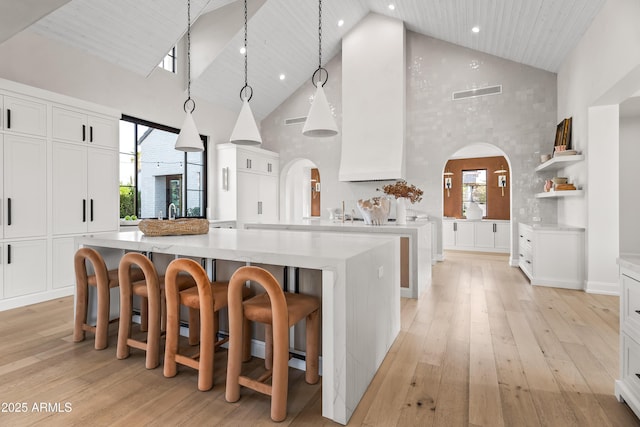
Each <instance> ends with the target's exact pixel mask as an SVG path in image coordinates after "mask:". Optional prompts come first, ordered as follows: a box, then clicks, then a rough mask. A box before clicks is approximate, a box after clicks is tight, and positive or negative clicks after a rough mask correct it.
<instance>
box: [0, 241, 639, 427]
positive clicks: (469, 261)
mask: <svg viewBox="0 0 640 427" xmlns="http://www.w3.org/2000/svg"><path fill="white" fill-rule="evenodd" d="M446 257H447V260H446V261H445V262H442V263H439V264H438V265H436V266H435V268H434V271H433V286H432V287H431V288H430V289H429V290H428V291H427V292H426V293H425V295H423V296H422V298H420V299H419V300H408V299H403V300H402V330H401V332H400V334H399V336H398V338H397V339H396V341H395V343H394V345H393V347H392V348H391V351H390V352H389V354H388V355H387V357H386V359H385V360H384V362H383V364H382V366H381V368H380V370H379V371H378V374H377V375H376V376H375V378H374V380H373V382H372V383H371V385H370V387H369V389H368V391H367V393H366V394H365V396H364V397H363V399H362V401H361V403H360V405H359V406H358V408H357V409H356V411H355V413H354V415H353V417H352V419H351V421H350V422H349V425H354V426H359V425H366V426H492V427H493V426H562V427H564V426H597V427H600V426H640V422H638V419H637V418H636V417H635V416H634V415H633V413H632V412H631V411H630V410H629V408H628V407H627V406H626V405H624V404H621V403H618V402H617V401H616V399H615V397H614V396H613V384H614V379H615V378H616V377H617V376H618V298H617V297H610V296H601V295H591V294H586V293H583V292H576V291H568V290H561V289H554V288H544V287H531V286H530V285H529V284H528V281H527V280H526V278H525V277H524V276H523V275H522V273H521V272H520V271H519V270H518V269H516V268H512V267H509V266H508V265H507V257H506V256H502V255H483V254H477V253H456V252H449V253H447V254H446ZM72 311H73V301H72V299H71V298H63V299H59V300H55V301H50V302H46V303H42V304H37V305H34V306H30V307H26V308H20V309H16V310H11V311H6V312H2V313H0V402H2V405H3V407H2V408H1V409H12V408H10V407H9V406H10V404H11V403H14V404H15V403H22V402H24V403H26V404H27V412H26V413H6V412H0V425H1V426H10V425H16V426H23V425H32V424H36V425H37V424H41V425H47V426H52V425H64V426H68V425H91V426H98V425H105V426H106V425H121V426H139V425H153V426H164V425H194V426H196V425H197V426H200V425H215V426H217V425H220V426H248V425H252V426H256V425H271V424H272V423H271V422H270V420H269V400H268V398H266V397H265V396H262V395H258V394H256V393H253V392H249V391H247V390H243V391H242V398H241V399H240V401H239V402H237V403H234V404H229V403H227V402H226V401H225V400H224V375H225V372H224V371H225V369H224V367H225V364H226V351H225V350H222V351H219V352H218V353H216V366H217V368H216V369H215V371H216V378H215V381H216V382H215V384H216V385H215V386H214V388H213V390H211V391H209V392H199V391H197V389H196V373H195V372H194V371H192V370H190V369H187V368H180V369H179V372H178V375H177V377H175V378H164V377H163V376H162V368H158V369H155V370H146V369H144V361H143V355H142V353H141V352H139V351H135V350H133V352H132V356H131V357H130V358H129V359H127V360H117V359H116V358H115V338H116V335H115V334H116V331H117V328H116V326H115V325H112V326H111V329H110V331H111V336H110V341H109V345H110V346H109V348H107V349H106V350H103V351H95V350H93V347H92V346H93V342H92V340H90V339H88V340H87V341H85V342H83V343H79V344H74V343H73V342H71V330H72V317H73V313H72ZM246 368H247V369H249V370H259V369H260V361H259V360H254V361H252V362H250V363H249V364H248V365H247V367H246ZM41 402H44V403H49V404H52V405H51V407H50V408H49V409H50V410H51V409H56V408H55V403H56V402H58V403H59V404H60V408H61V411H60V412H50V411H43V412H36V411H34V408H33V405H34V403H35V404H37V405H39V404H40V403H41ZM67 402H68V403H69V404H70V407H68V409H70V411H69V412H64V410H65V406H64V404H65V403H67ZM288 411H289V416H288V418H287V419H286V420H285V421H284V422H283V423H282V425H292V426H321V425H337V424H335V423H333V422H331V421H328V420H326V419H324V418H322V417H321V415H320V412H321V389H320V385H315V386H310V385H307V384H306V383H305V382H304V377H303V375H302V373H301V372H300V371H297V370H293V369H292V370H291V376H290V400H289V407H288Z"/></svg>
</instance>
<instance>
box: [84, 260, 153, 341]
mask: <svg viewBox="0 0 640 427" xmlns="http://www.w3.org/2000/svg"><path fill="white" fill-rule="evenodd" d="M87 262H89V263H90V264H91V265H92V267H93V271H94V274H87ZM74 269H75V273H76V313H75V324H74V328H73V341H74V342H80V341H84V339H85V332H86V331H89V332H93V333H95V349H96V350H102V349H104V348H106V347H107V345H108V342H107V338H108V333H109V331H108V328H109V323H110V322H109V306H110V299H111V298H110V289H111V288H116V287H118V285H119V279H118V269H114V270H107V266H106V264H105V262H104V259H103V258H102V256H101V255H100V254H99V253H98V251H96V250H95V249H92V248H80V249H78V251H76V254H75V256H74ZM143 278H144V275H143V273H142V271H141V270H140V269H133V270H132V272H131V280H141V279H143ZM89 286H94V287H95V288H96V296H97V298H96V299H97V301H96V303H97V308H98V310H97V315H96V326H92V325H89V324H88V323H87V306H88V304H89V300H88V298H89ZM114 321H115V319H114Z"/></svg>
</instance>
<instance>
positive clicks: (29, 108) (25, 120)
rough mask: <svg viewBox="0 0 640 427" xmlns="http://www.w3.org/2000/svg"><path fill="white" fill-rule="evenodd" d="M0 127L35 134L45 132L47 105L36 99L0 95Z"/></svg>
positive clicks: (10, 130)
mask: <svg viewBox="0 0 640 427" xmlns="http://www.w3.org/2000/svg"><path fill="white" fill-rule="evenodd" d="M0 108H1V109H2V115H1V117H2V118H0V125H1V126H0V129H2V130H4V131H6V132H14V133H21V134H27V135H35V136H45V135H46V134H47V105H46V104H45V103H43V102H39V101H38V100H33V99H26V98H19V97H15V96H8V95H5V96H0Z"/></svg>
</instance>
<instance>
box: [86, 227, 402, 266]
mask: <svg viewBox="0 0 640 427" xmlns="http://www.w3.org/2000/svg"><path fill="white" fill-rule="evenodd" d="M392 239H394V237H391V236H375V235H365V234H361V235H354V234H349V235H348V236H347V235H341V234H338V233H322V232H317V233H314V232H309V233H299V232H296V231H283V230H238V229H232V228H212V229H210V230H209V232H208V233H207V234H199V235H191V236H161V237H150V236H145V235H144V234H143V233H142V232H141V231H139V230H137V229H136V230H131V231H121V232H112V233H100V234H95V235H85V236H78V237H76V239H75V240H76V243H77V244H80V245H88V246H96V247H106V248H119V249H126V250H135V251H149V252H158V253H168V254H180V255H185V256H195V257H205V258H216V259H226V260H233V261H242V262H257V263H265V264H274V265H291V266H298V267H302V268H316V269H322V268H323V267H325V266H327V265H336V264H337V263H339V262H343V261H345V260H348V259H350V258H352V257H355V256H358V255H360V254H364V253H366V252H368V251H369V250H370V249H373V248H377V247H379V246H383V245H385V244H388V243H389V242H390V241H392Z"/></svg>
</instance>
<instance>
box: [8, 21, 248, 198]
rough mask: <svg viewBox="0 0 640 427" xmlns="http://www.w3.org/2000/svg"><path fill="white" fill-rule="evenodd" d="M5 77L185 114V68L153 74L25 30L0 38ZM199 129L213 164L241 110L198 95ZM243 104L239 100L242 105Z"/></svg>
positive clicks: (142, 114) (143, 112) (168, 120)
mask: <svg viewBox="0 0 640 427" xmlns="http://www.w3.org/2000/svg"><path fill="white" fill-rule="evenodd" d="M0 57H1V58H2V61H0V77H1V78H5V79H8V80H13V81H16V82H20V83H24V84H27V85H30V86H35V87H39V88H42V89H47V90H50V91H52V92H56V93H61V94H64V95H68V96H72V97H75V98H79V99H83V100H87V101H91V102H94V103H97V104H101V105H105V106H108V107H112V108H115V109H117V110H119V111H121V112H122V113H123V114H126V115H130V116H133V117H137V118H140V119H145V120H149V121H152V122H156V123H160V124H163V125H167V126H172V127H175V128H180V127H181V126H182V121H183V120H184V110H183V103H184V101H185V99H186V83H185V81H186V80H184V76H185V73H182V74H180V75H176V74H173V73H169V72H167V71H165V70H161V69H156V70H155V71H153V72H152V73H151V75H149V76H148V77H145V76H141V75H138V74H135V73H133V72H130V71H127V70H125V69H124V68H120V67H118V66H116V65H113V64H111V63H109V62H106V61H104V60H101V59H99V58H98V57H95V56H92V55H90V54H87V53H84V52H82V51H80V50H78V49H75V48H72V47H69V46H66V45H64V44H62V43H59V42H56V41H53V40H48V39H46V38H44V37H41V36H40V35H38V34H35V33H34V32H32V31H29V30H25V31H23V32H21V33H18V34H17V35H15V36H14V37H12V38H11V39H9V40H7V41H5V42H4V43H2V44H0ZM195 101H196V104H197V108H196V110H195V111H194V113H193V114H194V119H195V121H196V126H197V128H198V131H199V132H200V133H201V134H203V135H206V136H208V137H210V143H209V158H208V162H209V165H213V164H214V157H213V155H214V153H215V150H214V149H213V144H214V143H219V142H226V141H225V140H226V139H227V138H228V137H229V135H230V133H231V128H232V126H233V124H234V123H235V120H236V116H237V112H234V111H228V110H225V109H223V108H220V107H218V106H215V105H213V104H211V103H208V102H206V101H204V100H201V99H197V98H196V99H195ZM238 108H239V106H238ZM214 175H215V174H211V173H210V174H209V175H208V188H209V194H208V203H209V206H211V201H212V200H214V198H213V194H212V189H213V188H214V179H215V177H214Z"/></svg>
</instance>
